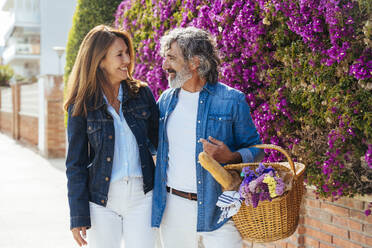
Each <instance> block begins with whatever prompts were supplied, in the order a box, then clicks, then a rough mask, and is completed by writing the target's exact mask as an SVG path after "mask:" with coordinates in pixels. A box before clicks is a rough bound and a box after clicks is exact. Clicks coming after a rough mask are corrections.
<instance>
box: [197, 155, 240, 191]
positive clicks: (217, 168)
mask: <svg viewBox="0 0 372 248" xmlns="http://www.w3.org/2000/svg"><path fill="white" fill-rule="evenodd" d="M199 161H200V164H201V165H202V167H203V168H204V169H206V170H207V171H208V172H209V173H211V175H212V176H213V178H214V179H216V181H217V182H218V183H219V184H221V186H222V187H223V188H224V189H229V188H231V187H232V185H233V177H232V175H231V174H230V173H229V172H228V171H227V170H226V169H224V168H223V167H222V166H221V165H220V164H219V163H218V162H217V161H216V160H214V159H213V158H212V157H211V156H209V155H208V154H207V153H205V152H201V153H200V154H199Z"/></svg>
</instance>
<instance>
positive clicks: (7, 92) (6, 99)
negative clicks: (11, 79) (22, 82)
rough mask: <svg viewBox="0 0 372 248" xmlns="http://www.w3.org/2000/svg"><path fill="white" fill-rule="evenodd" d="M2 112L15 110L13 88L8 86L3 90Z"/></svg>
mask: <svg viewBox="0 0 372 248" xmlns="http://www.w3.org/2000/svg"><path fill="white" fill-rule="evenodd" d="M0 110H1V111H2V112H8V113H12V112H13V103H12V89H11V88H6V89H2V90H1V109H0Z"/></svg>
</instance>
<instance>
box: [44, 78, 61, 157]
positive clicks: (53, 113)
mask: <svg viewBox="0 0 372 248" xmlns="http://www.w3.org/2000/svg"><path fill="white" fill-rule="evenodd" d="M49 81H53V84H52V87H51V88H49V89H48V91H47V94H46V95H45V98H46V109H47V113H48V114H47V117H46V130H45V132H46V133H45V135H46V139H45V142H46V147H47V156H48V157H64V156H65V153H66V134H65V124H64V110H63V80H62V77H53V78H49Z"/></svg>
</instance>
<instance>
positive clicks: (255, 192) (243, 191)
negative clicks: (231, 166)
mask: <svg viewBox="0 0 372 248" xmlns="http://www.w3.org/2000/svg"><path fill="white" fill-rule="evenodd" d="M241 176H242V177H244V179H243V181H242V183H241V185H240V188H239V194H240V197H241V199H242V200H244V202H245V204H246V205H247V206H252V207H254V208H256V207H257V206H258V203H259V202H260V201H266V200H267V201H271V200H272V197H271V196H270V190H272V189H270V188H269V185H268V184H267V182H266V181H265V177H268V176H269V177H270V178H271V183H270V187H272V188H275V194H276V195H278V196H280V195H282V194H283V193H284V190H285V184H284V182H283V180H282V179H281V178H279V177H278V176H277V173H276V172H275V169H274V168H272V167H271V166H269V167H265V166H264V165H263V164H262V163H260V164H259V166H258V168H257V169H256V170H255V171H253V170H251V169H250V168H249V167H245V168H243V170H242V173H241Z"/></svg>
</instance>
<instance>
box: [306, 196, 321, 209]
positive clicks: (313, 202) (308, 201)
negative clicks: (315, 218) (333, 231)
mask: <svg viewBox="0 0 372 248" xmlns="http://www.w3.org/2000/svg"><path fill="white" fill-rule="evenodd" d="M304 205H305V206H309V207H312V208H320V200H314V199H309V198H305V200H304Z"/></svg>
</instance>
